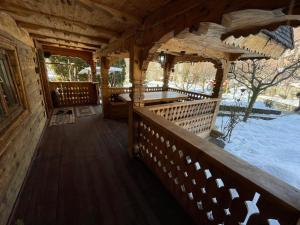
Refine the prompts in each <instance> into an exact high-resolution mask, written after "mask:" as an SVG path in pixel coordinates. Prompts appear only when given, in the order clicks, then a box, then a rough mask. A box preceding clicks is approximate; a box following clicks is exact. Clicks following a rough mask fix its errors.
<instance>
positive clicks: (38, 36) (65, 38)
mask: <svg viewBox="0 0 300 225" xmlns="http://www.w3.org/2000/svg"><path fill="white" fill-rule="evenodd" d="M30 36H31V37H32V38H34V39H39V40H44V41H49V40H56V41H62V42H64V43H65V44H67V43H70V44H73V43H78V44H82V45H85V46H89V45H93V46H95V47H96V46H97V47H98V48H101V46H102V45H101V43H90V42H81V41H78V40H75V41H73V40H70V39H68V38H67V37H63V38H60V37H57V36H53V35H41V34H33V33H30Z"/></svg>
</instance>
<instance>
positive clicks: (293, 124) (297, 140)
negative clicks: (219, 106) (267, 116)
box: [217, 114, 300, 189]
mask: <svg viewBox="0 0 300 225" xmlns="http://www.w3.org/2000/svg"><path fill="white" fill-rule="evenodd" d="M222 119H223V120H226V119H228V117H223V118H222V117H218V118H217V126H218V127H220V126H221V123H222ZM225 150H226V151H228V152H230V153H232V154H234V155H236V156H237V157H239V158H242V159H244V160H246V161H248V162H249V163H251V164H253V165H255V166H257V167H259V168H261V169H263V170H265V171H266V172H268V173H270V174H272V175H274V176H276V177H278V178H280V179H282V180H283V181H285V182H287V183H289V184H290V185H293V186H295V187H296V188H298V189H300V115H298V114H289V115H283V116H281V117H279V118H277V119H274V120H269V121H267V120H256V119H249V120H248V122H247V123H244V122H241V123H240V124H238V125H237V126H236V128H235V129H234V131H233V134H232V138H231V142H230V143H228V144H226V146H225Z"/></svg>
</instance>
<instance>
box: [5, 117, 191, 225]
mask: <svg viewBox="0 0 300 225" xmlns="http://www.w3.org/2000/svg"><path fill="white" fill-rule="evenodd" d="M17 219H20V220H22V221H23V222H24V224H25V225H71V224H72V225H76V224H78V225H96V224H103V225H135V224H136V225H169V224H172V225H181V224H182V225H183V224H184V225H189V224H192V222H191V220H190V218H189V217H188V216H187V215H186V214H185V213H184V210H183V209H182V208H180V206H179V205H178V204H177V203H176V201H175V200H174V199H173V198H172V196H171V195H170V194H169V193H168V192H167V191H166V190H165V189H164V188H163V186H162V185H161V183H160V182H159V180H158V179H157V178H156V177H155V176H154V175H153V174H152V173H151V172H150V171H149V170H148V169H147V168H146V166H145V165H144V164H143V163H142V162H141V161H139V160H138V159H130V158H129V157H128V154H127V124H126V122H124V121H114V120H107V119H103V118H102V116H101V115H100V114H99V113H98V114H97V115H94V116H89V117H82V118H80V119H77V122H76V123H75V124H68V125H61V126H52V127H48V128H47V130H46V132H45V135H44V137H43V139H42V142H41V145H40V147H39V149H38V152H37V155H36V158H35V159H34V161H33V165H32V168H31V170H30V172H29V176H28V179H27V180H26V182H25V184H24V188H23V190H22V192H21V194H20V198H19V201H18V204H17V206H16V209H15V211H14V214H13V218H12V220H11V221H12V223H11V224H14V222H15V221H16V220H17Z"/></svg>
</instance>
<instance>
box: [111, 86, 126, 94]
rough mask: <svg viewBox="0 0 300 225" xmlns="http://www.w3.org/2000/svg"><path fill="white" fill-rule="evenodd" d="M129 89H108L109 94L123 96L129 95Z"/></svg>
mask: <svg viewBox="0 0 300 225" xmlns="http://www.w3.org/2000/svg"><path fill="white" fill-rule="evenodd" d="M130 92H131V87H122V88H116V87H110V88H109V94H110V95H114V94H123V93H130Z"/></svg>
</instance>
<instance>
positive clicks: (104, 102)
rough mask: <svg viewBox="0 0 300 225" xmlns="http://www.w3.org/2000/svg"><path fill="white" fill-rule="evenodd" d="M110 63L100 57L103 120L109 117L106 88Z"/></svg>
mask: <svg viewBox="0 0 300 225" xmlns="http://www.w3.org/2000/svg"><path fill="white" fill-rule="evenodd" d="M109 64H110V61H109V59H108V58H107V57H101V98H102V110H103V116H104V118H107V117H108V116H109V87H108V73H109V67H110V65H109Z"/></svg>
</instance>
